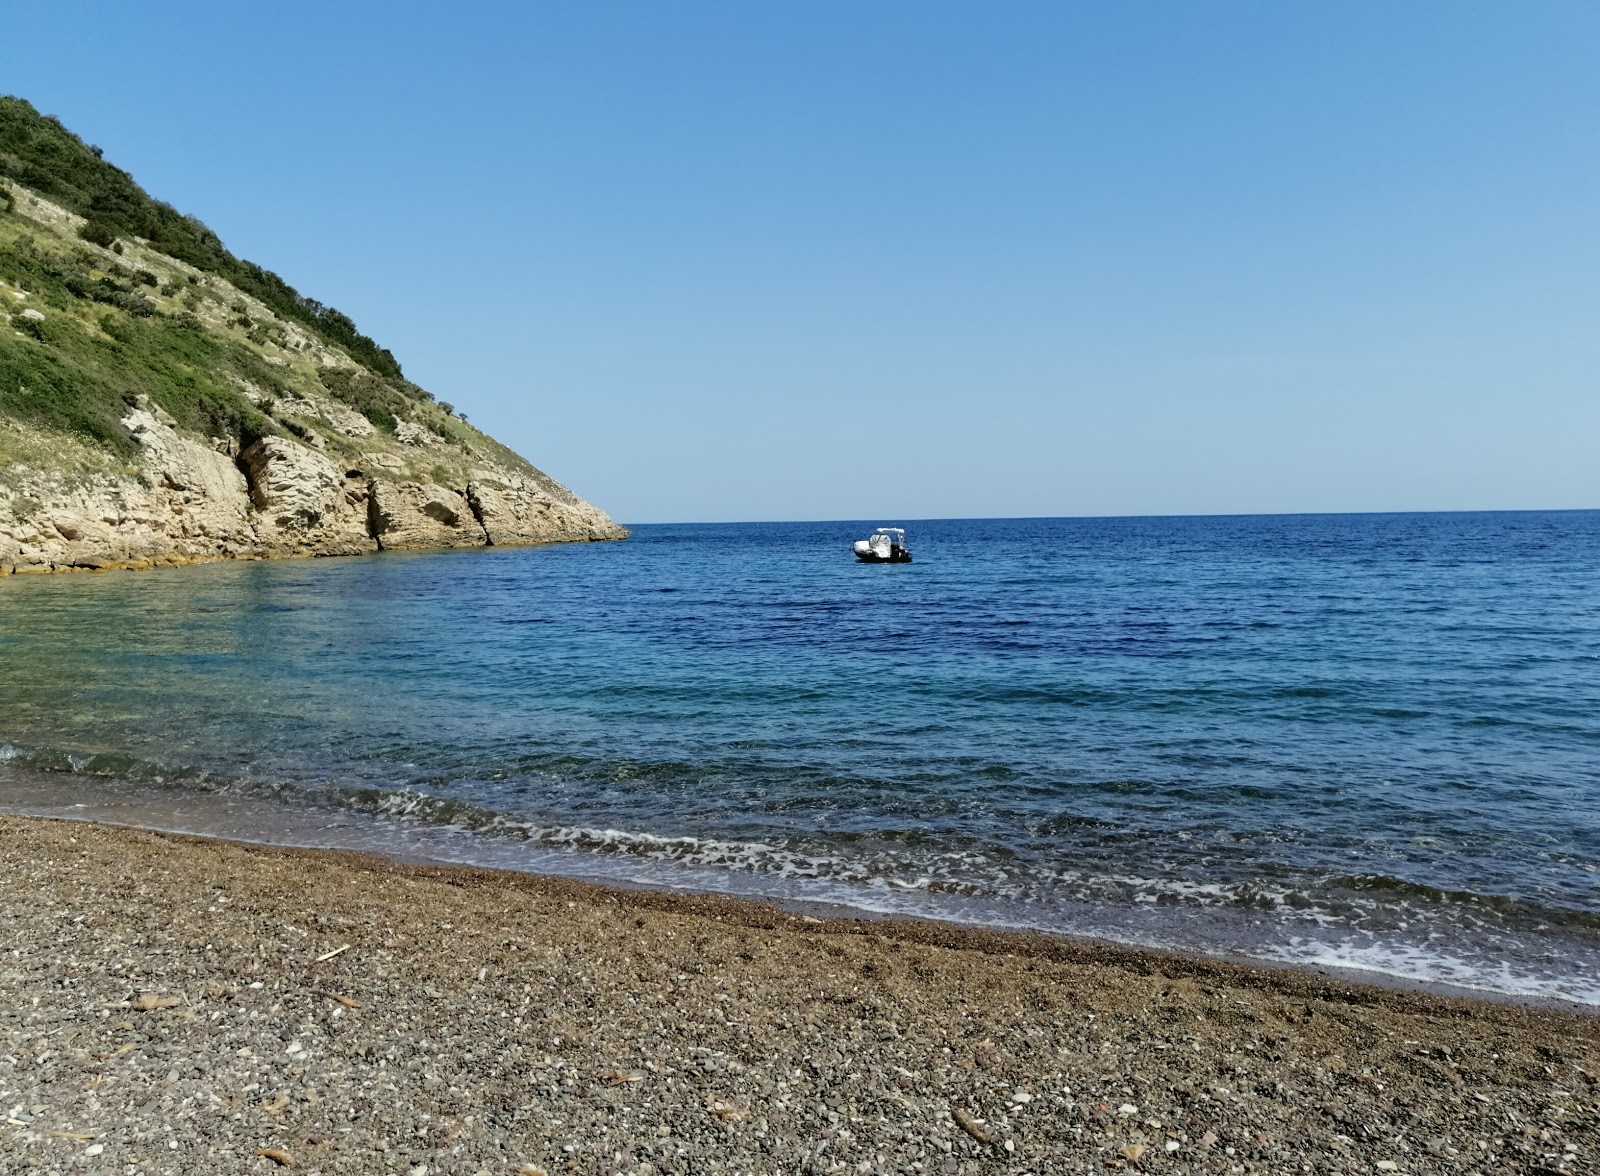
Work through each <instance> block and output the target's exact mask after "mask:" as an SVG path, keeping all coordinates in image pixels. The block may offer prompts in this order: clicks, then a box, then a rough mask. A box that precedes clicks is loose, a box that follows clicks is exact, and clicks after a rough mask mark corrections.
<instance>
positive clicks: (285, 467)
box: [239, 437, 376, 555]
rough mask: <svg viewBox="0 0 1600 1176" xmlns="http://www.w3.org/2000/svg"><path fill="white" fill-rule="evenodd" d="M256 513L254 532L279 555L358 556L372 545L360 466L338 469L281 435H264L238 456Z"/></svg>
mask: <svg viewBox="0 0 1600 1176" xmlns="http://www.w3.org/2000/svg"><path fill="white" fill-rule="evenodd" d="M239 461H240V465H241V466H242V467H243V468H244V469H245V471H246V472H247V474H248V479H249V483H250V498H251V501H252V502H253V503H254V504H255V507H256V510H257V511H258V512H259V515H258V522H257V527H256V533H257V537H258V539H259V540H260V542H261V544H262V546H263V547H265V548H269V549H275V550H277V551H280V552H282V553H283V554H289V555H297V554H312V555H357V554H360V553H361V552H364V551H372V550H374V548H375V547H376V542H375V540H374V538H373V535H372V533H371V530H370V528H369V526H368V506H367V499H368V496H369V495H370V493H371V491H370V490H369V488H368V486H367V482H366V477H365V475H364V474H363V472H362V471H361V470H359V469H352V470H340V469H339V468H338V467H337V466H335V465H334V464H333V463H332V462H330V461H329V460H328V459H327V458H326V457H323V456H322V454H320V453H318V452H316V451H315V450H313V449H310V448H308V447H306V446H305V445H300V444H296V443H295V442H293V441H289V440H287V439H286V438H283V437H263V438H261V439H260V440H259V441H257V442H256V443H255V444H253V445H251V446H250V447H249V448H248V449H246V450H245V451H244V453H243V454H241V455H240V458H239Z"/></svg>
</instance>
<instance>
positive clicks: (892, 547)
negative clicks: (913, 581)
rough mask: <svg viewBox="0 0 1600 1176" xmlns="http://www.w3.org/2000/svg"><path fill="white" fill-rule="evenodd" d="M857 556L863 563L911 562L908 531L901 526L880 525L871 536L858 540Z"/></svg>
mask: <svg viewBox="0 0 1600 1176" xmlns="http://www.w3.org/2000/svg"><path fill="white" fill-rule="evenodd" d="M855 550H856V558H857V559H859V560H860V561H861V562H862V563H910V562H911V551H910V549H909V548H907V547H906V533H905V531H904V530H903V529H902V528H900V527H879V528H878V529H877V530H876V531H874V532H873V533H872V535H871V536H870V537H869V538H866V539H857V540H856V548H855Z"/></svg>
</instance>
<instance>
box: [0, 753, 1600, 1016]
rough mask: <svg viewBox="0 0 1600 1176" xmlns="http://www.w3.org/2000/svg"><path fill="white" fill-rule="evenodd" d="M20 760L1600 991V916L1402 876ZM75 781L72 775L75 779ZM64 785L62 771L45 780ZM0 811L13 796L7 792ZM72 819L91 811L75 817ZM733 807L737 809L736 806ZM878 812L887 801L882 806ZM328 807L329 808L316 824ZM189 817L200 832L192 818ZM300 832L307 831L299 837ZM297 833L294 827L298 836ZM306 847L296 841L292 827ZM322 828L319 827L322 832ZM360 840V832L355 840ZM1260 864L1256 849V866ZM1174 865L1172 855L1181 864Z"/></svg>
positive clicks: (116, 761) (1302, 957)
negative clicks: (663, 818) (1597, 978)
mask: <svg viewBox="0 0 1600 1176" xmlns="http://www.w3.org/2000/svg"><path fill="white" fill-rule="evenodd" d="M19 772H20V773H25V774H27V775H28V776H29V777H30V778H33V779H36V780H42V781H44V782H45V783H44V785H43V787H42V788H41V789H40V790H39V794H40V795H59V796H60V797H63V798H64V797H66V796H68V795H71V796H73V797H76V798H79V799H80V800H81V801H82V803H84V804H85V805H87V808H86V809H85V810H84V812H87V813H90V814H91V815H92V813H93V812H94V811H96V808H97V806H104V805H106V804H108V803H109V801H110V798H112V797H114V796H115V795H117V794H118V793H119V791H120V792H125V793H127V794H129V795H132V794H134V793H138V794H140V795H161V796H163V797H165V798H166V808H165V810H164V811H165V812H166V813H167V814H168V815H167V817H166V818H164V820H165V822H166V823H165V824H164V823H163V819H157V820H154V821H148V822H145V821H141V822H140V823H154V824H158V825H161V826H162V827H168V825H170V824H171V823H173V822H176V823H177V824H180V825H181V824H183V823H184V820H185V819H187V816H186V815H187V814H191V813H199V812H201V811H202V810H203V809H204V808H205V805H206V804H207V803H208V802H210V803H218V804H224V805H225V807H227V808H228V811H229V813H230V817H236V815H237V809H238V804H237V802H238V801H241V800H246V801H249V802H252V803H256V804H258V805H260V806H261V807H260V808H258V809H255V810H252V812H254V813H256V814H257V815H256V816H254V817H252V818H250V819H251V820H253V821H254V822H255V823H254V824H247V825H246V826H240V825H239V824H238V823H237V821H236V822H235V823H234V824H230V825H228V826H227V827H226V830H225V831H223V832H222V833H221V835H226V836H244V837H246V838H247V839H254V840H260V841H264V842H274V841H282V840H285V837H286V836H287V835H286V834H285V833H284V829H285V828H286V825H285V824H284V823H282V822H281V821H276V819H275V818H274V816H273V814H274V813H277V814H281V815H282V816H283V818H284V820H287V819H288V817H289V816H290V815H291V814H293V815H295V816H296V817H306V816H314V815H315V814H317V813H322V814H327V815H328V816H329V817H337V818H338V819H340V820H359V821H361V822H364V824H363V826H362V828H363V830H364V832H363V833H362V834H361V837H362V838H363V840H361V841H360V842H359V843H358V844H359V847H360V848H365V849H370V850H373V851H376V852H389V853H397V854H400V855H401V856H406V855H408V854H409V855H419V856H428V857H434V858H437V859H439V860H451V861H458V862H461V863H463V864H477V865H489V866H496V867H502V868H513V869H528V870H533V871H535V872H546V873H568V874H574V875H578V876H588V877H594V878H597V879H599V880H604V881H614V882H617V881H620V882H626V883H634V884H643V885H650V886H661V887H680V888H681V887H689V888H695V889H706V890H717V891H723V892H728V893H736V894H737V893H743V894H752V895H760V896H764V897H771V898H779V899H785V898H788V899H805V900H811V901H825V902H835V903H843V904H846V905H850V906H854V907H857V908H859V909H862V910H865V911H873V912H877V913H880V914H888V915H901V916H915V917H937V918H954V919H958V920H961V921H966V922H973V923H981V924H985V925H991V926H997V927H1013V928H1027V929H1034V930H1044V931H1051V932H1057V933H1065V934H1072V935H1084V936H1092V937H1095V938H1102V939H1109V940H1115V941H1120V942H1127V943H1134V944H1139V945H1142V946H1149V947H1168V948H1177V949H1180V950H1186V951H1196V952H1200V953H1206V954H1223V955H1242V956H1248V957H1252V958H1257V959H1263V960H1273V961H1278V962H1284V963H1294V964H1298V965H1304V966H1318V967H1324V966H1332V967H1341V968H1355V969H1364V970H1369V971H1375V972H1379V973H1383V974H1386V975H1392V976H1398V977H1405V978H1409V979H1415V980H1421V981H1425V982H1434V983H1445V984H1451V985H1459V986H1463V987H1480V988H1483V989H1485V990H1487V991H1499V992H1509V993H1516V994H1521V995H1530V996H1547V997H1558V998H1562V999H1568V1000H1580V1001H1590V1002H1592V1003H1600V988H1596V989H1594V990H1593V991H1591V982H1590V981H1588V980H1585V979H1584V977H1585V976H1594V975H1600V917H1597V916H1596V915H1595V913H1594V912H1592V911H1588V910H1572V909H1564V908H1561V907H1559V906H1552V905H1548V904H1540V903H1537V902H1532V901H1528V900H1526V899H1520V898H1510V897H1507V896H1505V895H1494V894H1479V893H1475V892H1472V891H1468V890H1452V889H1447V888H1443V887H1438V886H1429V885H1424V884H1420V883H1418V882H1415V881H1412V880H1408V879H1406V878H1404V877H1399V876H1394V875H1390V874H1383V873H1376V872H1368V873H1355V872H1350V873H1332V872H1326V871H1325V872H1321V873H1318V872H1312V871H1299V872H1291V871H1287V870H1284V869H1282V868H1278V869H1276V870H1263V869H1256V870H1255V872H1253V873H1245V872H1244V870H1245V869H1246V867H1245V866H1243V865H1242V864H1241V863H1233V864H1230V865H1228V866H1226V867H1225V868H1224V867H1218V868H1216V869H1213V871H1212V872H1211V873H1209V874H1204V873H1197V872H1195V870H1194V868H1193V867H1192V866H1189V867H1186V868H1165V869H1163V868H1151V866H1157V867H1159V865H1160V863H1159V862H1155V863H1150V862H1146V863H1144V864H1143V865H1142V866H1140V865H1139V864H1138V863H1137V862H1134V861H1130V862H1129V865H1130V866H1136V867H1138V868H1127V869H1122V870H1118V869H1115V868H1110V866H1109V865H1108V863H1107V862H1105V861H1100V862H1076V863H1075V862H1070V861H1067V862H1059V861H1058V862H1053V863H1052V862H1049V861H1041V860H1033V859H1029V858H1025V857H1023V856H1021V855H1019V854H1018V853H1017V852H1016V851H1015V850H1014V849H1011V848H1008V847H1006V846H1003V845H998V844H990V843H986V842H984V841H983V840H981V839H980V838H976V837H966V838H951V837H949V836H940V835H936V834H934V833H931V832H930V831H929V830H927V829H926V828H919V827H916V826H914V825H905V826H902V827H898V828H887V827H876V828H872V829H870V830H850V829H835V830H831V831H827V832H814V831H809V830H794V829H783V830H781V829H777V828H773V827H768V828H765V829H759V830H753V832H755V835H753V836H752V835H739V834H738V833H737V830H736V828H735V827H731V826H730V827H727V828H724V829H723V830H721V831H719V833H718V834H717V835H708V834H702V833H693V834H691V833H686V832H682V831H674V830H672V829H670V828H660V827H658V828H655V829H651V828H644V827H638V825H637V823H633V822H630V823H628V824H626V825H622V824H617V823H613V822H594V823H582V822H577V821H572V820H570V819H566V820H564V819H560V818H556V819H538V818H536V817H533V816H529V815H526V814H519V813H514V812H508V811H505V810H503V809H499V808H496V807H494V806H493V805H488V804H483V803H479V802H477V801H475V800H471V799H466V798H463V797H459V796H449V795H440V794H437V793H432V792H428V791H424V790H420V789H417V788H412V787H396V788H385V787H375V786H371V785H368V784H340V783H335V782H322V783H305V782H302V783H298V784H289V783H284V782H282V781H267V780H258V779H253V778H249V777H246V776H237V775H236V776H227V775H222V774H217V773H213V772H208V771H205V770H202V769H200V768H198V767H195V766H193V765H184V764H174V763H171V762H158V761H155V760H150V759H141V758H139V757H135V756H130V755H126V754H123V753H120V752H104V751H95V752H83V751H68V750H62V749H56V748H40V747H26V746H21V745H18V744H16V743H3V744H0V780H3V779H4V774H5V773H11V774H16V773H19ZM69 780H70V781H73V782H81V783H75V784H74V785H73V786H71V787H62V785H65V784H66V783H67V781H69ZM52 781H53V782H54V783H52ZM0 807H15V806H8V805H7V802H6V797H5V793H4V790H3V789H0ZM78 815H83V813H79V814H78ZM724 815H725V816H727V817H728V819H729V820H730V821H731V820H732V819H734V818H735V817H737V815H738V814H737V813H734V814H724ZM884 815H885V814H883V813H879V814H878V816H879V817H880V818H882V817H883V816H884ZM318 822H324V823H325V819H324V818H316V819H315V820H314V821H312V822H311V824H312V825H313V826H314V825H316V824H317V823H318ZM188 831H204V830H201V829H199V827H198V825H192V826H191V827H190V828H189V830H188ZM294 836H295V838H298V837H300V836H301V835H299V834H296V835H294ZM293 839H294V838H291V840H293ZM295 843H303V842H300V841H298V840H296V842H295ZM312 843H314V841H313V842H312ZM346 847H350V846H348V845H347V846H346ZM1258 865H1259V863H1258ZM1170 866H1171V863H1169V867H1170Z"/></svg>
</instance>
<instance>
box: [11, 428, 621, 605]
mask: <svg viewBox="0 0 1600 1176" xmlns="http://www.w3.org/2000/svg"><path fill="white" fill-rule="evenodd" d="M124 424H125V425H126V426H127V427H128V429H129V431H130V432H131V433H132V434H133V435H134V437H135V438H136V439H137V440H138V442H139V445H140V448H141V453H140V460H139V461H138V463H137V465H136V466H134V467H132V468H131V469H130V468H126V467H123V468H118V467H117V466H116V465H115V464H114V463H110V462H102V463H101V468H99V469H90V470H88V471H83V470H81V469H80V470H79V471H78V472H76V473H75V474H68V473H66V472H65V471H64V470H62V469H60V468H56V469H51V468H29V467H27V466H15V467H13V468H11V469H10V470H8V471H7V478H6V480H5V481H4V482H0V574H4V573H7V572H52V571H72V570H86V571H89V570H94V571H98V570H107V569H111V568H147V567H153V566H158V565H170V564H186V563H199V562H205V561H210V560H218V559H241V558H242V559H260V558H268V557H274V556H296V555H302V556H303V555H359V554H362V553H366V552H372V551H378V550H390V551H399V550H413V551H414V550H427V549H435V548H456V547H485V546H490V545H493V544H499V545H505V546H511V545H518V544H534V543H562V542H574V541H585V540H599V539H621V538H625V537H626V536H627V533H628V532H627V530H626V529H625V528H623V527H619V526H618V525H617V524H616V523H614V522H612V521H611V519H610V518H609V517H607V515H606V514H605V513H604V512H603V511H601V510H599V509H597V508H595V507H593V506H590V505H589V504H588V503H586V502H584V501H583V500H582V499H579V498H577V497H576V496H575V495H572V494H571V493H570V492H568V491H566V490H565V489H564V488H563V487H561V486H559V485H558V484H556V483H549V484H548V486H540V485H539V484H537V483H535V482H533V481H530V480H526V479H517V478H516V477H515V475H514V474H513V472H512V471H509V470H501V471H498V474H499V476H500V478H501V479H502V480H501V481H500V482H499V483H498V484H496V485H494V486H490V485H488V484H487V483H482V482H479V483H471V484H468V485H466V486H464V487H462V488H461V489H455V488H453V487H449V486H441V485H439V484H437V483H434V482H427V481H416V480H404V479H401V478H398V477H396V476H395V475H394V474H392V473H389V472H388V471H387V470H385V469H383V468H381V467H378V466H376V465H375V464H374V463H363V464H360V465H351V466H348V467H341V466H338V465H336V464H334V463H333V462H332V461H331V460H329V458H328V457H326V456H325V455H324V454H322V453H320V452H318V451H317V450H315V449H313V448H311V447H310V446H308V445H305V444H302V443H301V442H299V441H293V440H290V439H288V438H286V437H278V436H272V437H263V438H261V439H259V440H258V441H256V442H255V443H254V444H252V445H250V446H249V447H248V448H246V449H245V451H244V452H243V453H241V454H239V455H238V456H237V457H231V456H229V455H228V453H227V452H226V446H225V444H223V443H219V444H218V446H217V447H212V446H208V445H206V444H204V443H202V442H200V441H197V440H195V439H193V438H190V437H186V436H184V435H182V434H181V433H180V432H179V431H178V430H177V429H176V428H175V427H174V425H173V424H172V423H171V418H170V417H167V415H166V414H165V413H163V412H162V411H161V409H160V408H158V407H155V406H153V405H149V404H142V405H141V406H140V407H137V408H134V409H132V410H131V411H130V412H129V413H128V415H127V416H126V417H125V418H124ZM6 427H7V428H9V429H13V430H15V429H16V426H15V425H9V426H6ZM78 456H79V457H80V458H83V459H84V460H85V461H87V459H88V457H90V456H92V455H91V454H89V453H88V452H87V451H85V452H84V453H81V454H79V455H78ZM90 464H92V463H90ZM484 472H486V471H483V470H479V471H478V473H479V474H480V475H481V474H483V473H484Z"/></svg>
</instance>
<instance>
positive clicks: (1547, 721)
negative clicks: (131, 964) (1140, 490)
mask: <svg viewBox="0 0 1600 1176" xmlns="http://www.w3.org/2000/svg"><path fill="white" fill-rule="evenodd" d="M877 521H884V522H892V521H894V520H875V521H874V522H873V523H791V524H777V525H759V526H755V525H724V526H648V527H639V528H638V529H637V530H636V532H635V535H634V537H633V539H631V540H629V541H628V542H626V543H618V544H597V545H581V546H568V547H549V548H534V549H522V550H490V551H481V552H462V553H445V554H434V555H394V554H384V555H377V556H373V557H368V558H360V559H339V560H316V561H295V562H274V563H256V564H218V565H211V566H205V567H197V568H186V569H175V570H170V571H158V572H148V573H142V574H116V575H105V576H95V577H80V576H59V577H48V578H37V577H22V576H16V577H10V578H7V579H5V580H0V761H3V762H0V803H3V804H4V805H5V806H7V807H9V808H11V809H12V810H13V811H34V812H76V813H79V814H84V815H91V816H100V817H104V818H107V819H130V820H141V821H146V822H149V823H152V824H159V825H166V826H171V827H183V828H194V829H198V830H205V831H212V832H225V833H231V834H233V835H237V836H247V837H258V838H261V839H266V840H274V839H276V840H285V841H301V842H317V841H321V842H325V843H330V844H347V845H360V846H364V847H367V848H374V849H381V850H386V851H388V852H393V853H398V854H405V855H413V856H426V857H431V858H442V859H446V860H461V861H476V862H482V863H487V864H493V865H501V866H510V867H514V868H526V869H538V870H558V871H564V872H571V873H579V874H584V875H587V876H592V877H599V878H609V879H615V880H627V881H638V882H644V883H649V884H653V885H679V886H692V887H696V888H703V889H704V888H711V889H723V890H729V891H735V892H744V893H752V894H768V895H781V896H786V897H791V898H799V899H815V900H822V901H830V902H843V903H849V904H852V905H855V906H858V907H864V908H869V909H873V910H880V911H892V912H910V913H923V914H935V915H942V916H947V917H953V918H961V919H968V920H974V921H979V922H985V923H991V924H996V925H1014V926H1032V927H1041V928H1048V929H1053V930H1058V931H1066V932H1072V933H1077V934H1089V935H1098V936H1106V937H1110V938H1113V939H1118V940H1123V941H1128V942H1136V943H1148V944H1160V945H1167V946H1174V947H1179V948H1183V949H1187V950H1200V951H1209V952H1216V953H1221V954H1243V955H1249V956H1255V957H1260V958H1268V959H1277V960H1289V961H1297V962H1302V963H1309V964H1321V965H1344V966H1352V967H1361V968H1367V969H1372V970H1376V971H1382V972H1387V973H1391V974H1395V975H1401V976H1409V977H1415V978H1421V979H1428V980H1434V981H1443V982H1449V983H1455V984H1463V985H1470V986H1476V987H1481V988H1487V989H1494V990H1499V991H1506V992H1516V993H1525V994H1539V995H1546V996H1564V997H1567V998H1569V999H1576V1000H1582V1001H1587V1002H1600V512H1562V513H1548V514H1545V513H1515V514H1509V513H1508V514H1426V515H1346V516H1279V517H1236V518H1140V519H1039V520H1033V519H1026V520H995V521H972V520H964V521H944V522H938V521H934V522H925V523H921V524H913V525H911V526H910V535H909V542H910V546H911V547H912V549H913V550H914V551H915V553H916V562H915V563H914V564H912V565H910V566H865V565H859V564H857V563H855V562H854V561H853V559H852V558H851V556H850V543H851V541H852V540H854V539H857V538H860V537H862V536H863V535H865V534H866V533H867V531H868V530H870V528H871V526H872V525H874V523H875V522H877ZM74 806H76V807H74Z"/></svg>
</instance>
